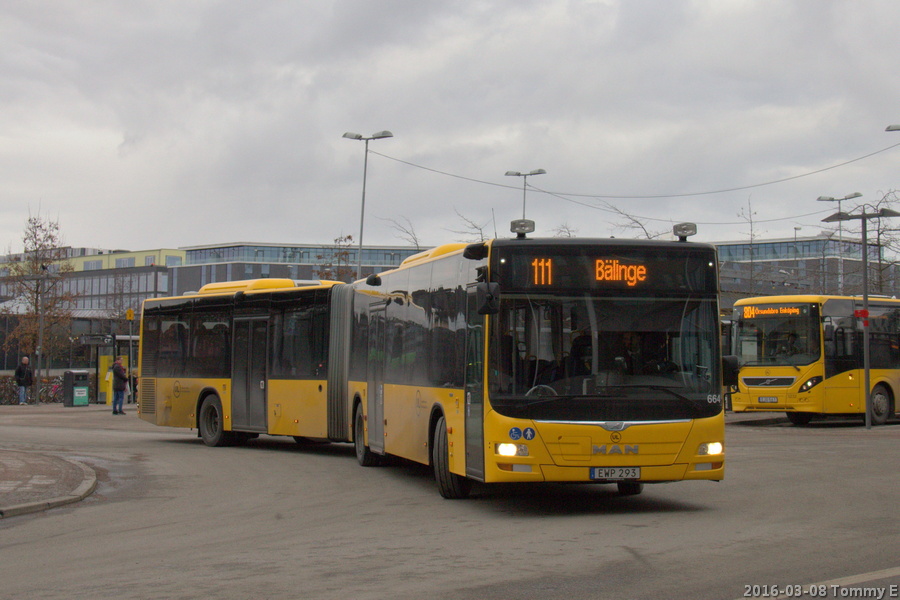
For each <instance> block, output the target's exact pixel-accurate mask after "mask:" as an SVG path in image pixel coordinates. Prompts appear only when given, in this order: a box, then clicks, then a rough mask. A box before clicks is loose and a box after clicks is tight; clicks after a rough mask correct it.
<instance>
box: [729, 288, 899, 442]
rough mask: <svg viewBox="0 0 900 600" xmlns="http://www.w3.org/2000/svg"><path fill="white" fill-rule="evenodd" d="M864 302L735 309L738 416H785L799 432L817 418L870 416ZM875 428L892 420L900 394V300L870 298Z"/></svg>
mask: <svg viewBox="0 0 900 600" xmlns="http://www.w3.org/2000/svg"><path fill="white" fill-rule="evenodd" d="M862 308H863V299H862V298H861V297H844V296H815V295H798V296H766V297H760V298H745V299H742V300H739V301H737V302H735V304H734V315H733V319H732V321H733V323H734V327H735V329H734V334H733V346H732V349H733V353H734V354H735V355H737V356H738V360H739V364H740V375H739V384H738V391H737V392H736V393H733V394H732V396H731V402H732V408H733V410H734V411H735V412H744V411H769V412H780V413H784V414H785V415H786V416H787V417H788V419H790V421H791V422H792V423H793V424H795V425H806V424H808V423H809V422H810V421H811V420H812V418H813V417H815V416H816V415H861V416H863V417H864V416H865V414H866V393H865V392H866V390H865V381H864V379H865V377H864V363H863V316H864V315H863V314H862V312H861V311H862ZM869 367H870V369H869V373H870V391H871V406H872V408H871V417H870V418H871V423H872V424H875V425H880V424H883V423H885V422H886V421H887V420H888V419H889V418H890V417H892V416H893V415H894V411H895V409H896V402H895V399H896V397H897V393H898V392H900V300H896V299H888V298H869Z"/></svg>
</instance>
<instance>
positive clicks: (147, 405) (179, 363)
mask: <svg viewBox="0 0 900 600" xmlns="http://www.w3.org/2000/svg"><path fill="white" fill-rule="evenodd" d="M336 287H340V286H336V285H335V282H318V281H315V282H295V281H293V280H290V279H259V280H252V281H238V282H228V283H214V284H209V285H206V286H204V287H203V288H201V289H200V291H199V293H197V294H189V295H186V296H181V297H177V298H159V299H151V300H146V301H145V302H144V306H143V314H142V315H141V341H140V360H139V366H140V375H141V378H140V395H139V399H140V407H139V411H140V416H141V418H142V419H144V420H146V421H149V422H151V423H155V424H157V425H168V426H170V427H190V428H196V429H197V431H198V433H199V435H200V437H202V438H203V441H204V442H205V443H206V444H208V445H211V446H221V445H227V444H234V443H239V442H242V441H244V440H247V439H249V438H252V437H255V436H258V435H259V434H261V433H265V434H271V435H289V436H294V437H295V438H296V439H297V440H298V441H302V440H304V439H307V438H314V439H334V440H337V441H350V439H351V438H350V437H349V431H346V428H344V430H341V429H340V425H339V423H338V425H337V426H336V427H337V429H335V425H334V424H332V426H331V430H329V414H328V403H327V401H326V394H327V393H328V388H327V386H328V382H327V372H326V369H327V361H328V340H329V332H328V326H329V320H330V305H331V296H332V293H333V290H334V289H335V288H336ZM337 420H338V422H339V421H340V419H339V418H338V419H337Z"/></svg>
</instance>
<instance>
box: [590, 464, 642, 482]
mask: <svg viewBox="0 0 900 600" xmlns="http://www.w3.org/2000/svg"><path fill="white" fill-rule="evenodd" d="M640 478H641V468H640V467H591V479H604V480H606V481H610V480H613V481H624V480H629V479H640Z"/></svg>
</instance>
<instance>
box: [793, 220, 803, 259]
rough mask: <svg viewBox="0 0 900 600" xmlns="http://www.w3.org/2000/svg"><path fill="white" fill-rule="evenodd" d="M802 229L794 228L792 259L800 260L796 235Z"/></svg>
mask: <svg viewBox="0 0 900 600" xmlns="http://www.w3.org/2000/svg"><path fill="white" fill-rule="evenodd" d="M801 229H802V227H794V259H799V258H800V252H799V250H798V249H797V233H798V232H799V231H800V230H801Z"/></svg>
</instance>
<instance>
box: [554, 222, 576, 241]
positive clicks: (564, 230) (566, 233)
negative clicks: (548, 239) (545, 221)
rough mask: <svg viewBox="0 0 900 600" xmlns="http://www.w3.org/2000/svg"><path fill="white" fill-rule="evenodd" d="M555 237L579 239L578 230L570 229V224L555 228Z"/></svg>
mask: <svg viewBox="0 0 900 600" xmlns="http://www.w3.org/2000/svg"><path fill="white" fill-rule="evenodd" d="M553 237H558V238H573V237H578V230H577V229H575V228H574V227H570V226H569V224H568V223H562V224H560V225H557V226H556V227H554V228H553Z"/></svg>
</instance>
